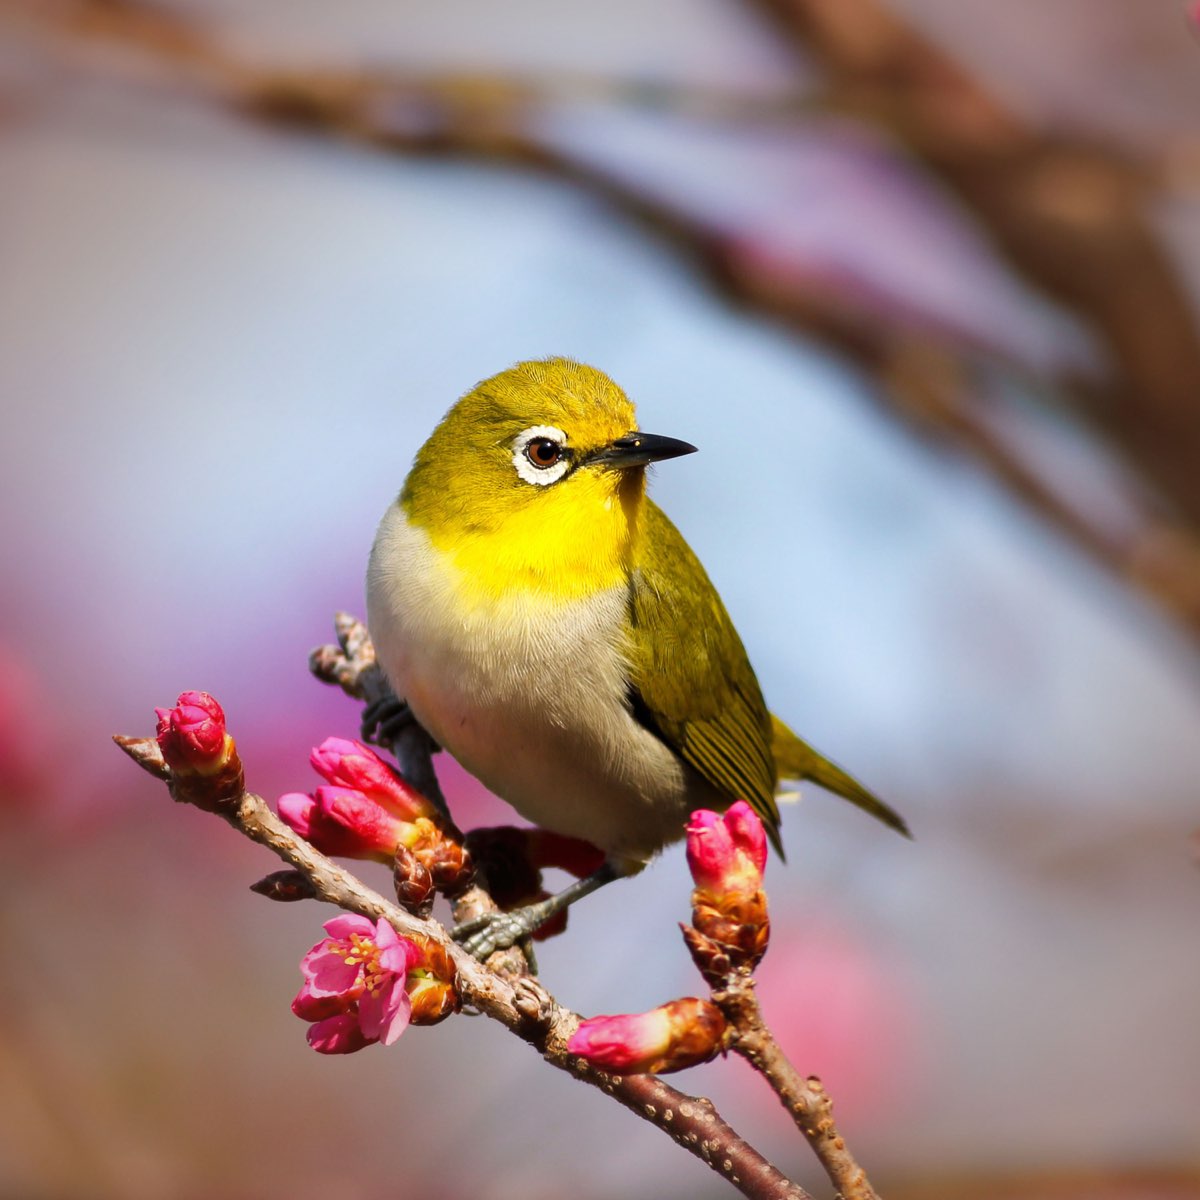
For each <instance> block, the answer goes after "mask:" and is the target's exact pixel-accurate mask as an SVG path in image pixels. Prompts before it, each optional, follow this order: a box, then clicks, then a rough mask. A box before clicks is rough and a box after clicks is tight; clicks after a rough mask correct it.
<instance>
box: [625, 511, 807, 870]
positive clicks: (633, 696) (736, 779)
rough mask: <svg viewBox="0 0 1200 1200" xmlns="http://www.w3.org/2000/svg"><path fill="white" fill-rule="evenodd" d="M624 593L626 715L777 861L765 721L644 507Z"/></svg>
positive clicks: (673, 546) (727, 642) (667, 527)
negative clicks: (634, 564)
mask: <svg viewBox="0 0 1200 1200" xmlns="http://www.w3.org/2000/svg"><path fill="white" fill-rule="evenodd" d="M644 504H645V507H644V509H643V528H642V540H641V552H640V554H639V562H638V569H637V570H636V571H635V572H634V573H633V577H632V581H631V588H630V618H631V622H630V623H631V629H632V632H631V644H630V647H629V658H630V702H631V705H632V708H633V713H634V716H635V717H637V718H638V720H640V721H641V722H642V724H643V725H645V726H646V727H647V728H648V729H650V730H651V731H652V732H653V733H654V734H656V735H657V736H658V737H659V738H661V739H662V740H663V741H664V742H665V743H666V744H667V745H668V746H670V747H671V749H673V750H674V751H675V752H676V753H677V754H678V755H679V756H680V757H681V758H682V759H684V761H686V762H688V763H690V764H691V765H692V766H693V767H695V769H696V770H697V771H699V772H700V774H701V775H703V776H704V778H705V779H707V780H708V781H709V783H711V784H712V785H713V786H714V787H715V788H717V789H718V790H719V791H721V792H723V793H724V794H725V795H726V796H728V797H729V801H730V803H732V802H733V801H734V800H745V801H746V802H747V803H748V804H749V805H750V806H751V807H752V808H753V809H754V810H755V812H757V813H758V815H759V816H760V817H761V818H762V820H763V824H764V825H765V826H766V828H767V832H768V834H769V835H770V837H771V841H772V842H773V843H774V845H775V848H776V849H777V850H778V851H779V852H780V855H782V853H783V850H782V847H781V846H780V843H779V809H778V808H777V807H776V804H775V762H774V759H773V758H772V755H771V733H772V730H771V717H770V714H769V713H768V712H767V706H766V704H765V703H764V701H763V697H762V692H761V691H760V690H759V686H758V680H757V679H756V678H755V675H754V669H753V668H752V667H751V666H750V660H749V659H748V658H747V657H746V651H745V649H744V647H743V646H742V641H741V638H739V637H738V635H737V630H736V629H734V627H733V622H732V621H731V620H730V619H729V614H728V613H727V612H726V611H725V606H724V605H723V604H722V603H721V598H720V596H718V595H717V590H716V588H714V587H713V585H712V583H711V582H710V580H709V578H708V576H707V575H706V574H705V571H704V568H703V567H702V566H701V565H700V560H699V559H698V558H697V557H696V556H695V554H693V553H692V550H691V547H690V546H688V544H687V542H685V541H684V539H683V535H682V534H681V533H680V532H679V530H677V529H676V528H675V526H674V525H672V524H671V521H670V520H669V518H668V517H667V516H666V514H665V513H664V512H663V511H662V509H660V508H659V507H658V506H657V505H656V504H654V503H653V502H652V501H650V500H646V501H645V502H644Z"/></svg>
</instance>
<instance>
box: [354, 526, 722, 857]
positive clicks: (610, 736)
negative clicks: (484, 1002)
mask: <svg viewBox="0 0 1200 1200" xmlns="http://www.w3.org/2000/svg"><path fill="white" fill-rule="evenodd" d="M468 597H469V599H468ZM626 603H627V600H626V595H625V591H624V588H614V589H611V590H607V591H605V592H603V593H600V594H597V595H595V596H592V597H589V598H587V599H585V600H573V601H563V600H560V599H557V598H554V599H547V598H544V597H541V596H539V595H536V594H533V593H530V592H525V591H523V592H519V593H514V594H508V595H504V596H501V597H499V598H495V599H486V600H485V599H481V598H480V597H479V596H478V594H477V592H476V590H475V589H470V588H468V587H466V586H464V582H463V580H462V579H461V577H460V576H459V573H458V571H457V568H456V567H455V566H454V565H453V563H452V562H450V561H449V560H448V558H447V556H446V555H443V554H442V553H441V552H439V551H438V550H436V549H435V548H434V547H433V545H432V544H431V543H430V541H429V538H428V537H427V535H426V534H425V533H424V531H422V530H421V529H418V528H416V527H415V526H412V525H410V524H409V523H408V520H407V518H406V517H405V514H404V512H403V511H402V510H401V508H400V507H399V505H393V506H392V507H391V508H390V509H389V510H388V512H387V513H386V514H385V516H384V518H383V521H382V522H381V524H380V526H379V532H378V534H377V535H376V539H375V546H374V549H373V550H372V553H371V563H370V567H369V569H368V573H367V621H368V625H369V628H370V631H371V637H372V640H373V641H374V643H375V648H376V652H377V653H378V655H379V661H380V663H381V664H382V666H383V669H384V671H385V672H386V673H387V676H388V678H389V680H390V681H391V683H392V686H393V687H394V688H395V690H396V692H397V694H398V695H400V696H403V697H404V698H405V699H406V700H407V701H408V703H409V704H410V705H411V707H412V710H413V712H414V713H415V715H416V716H417V719H418V720H419V721H420V722H421V724H422V725H424V726H425V728H426V729H428V730H429V732H430V733H431V734H432V735H433V736H434V737H435V738H436V739H437V740H438V741H439V742H440V743H441V745H443V746H444V747H445V748H446V749H447V750H449V751H450V753H452V754H453V755H454V757H455V758H457V759H458V760H459V762H461V763H462V764H463V766H465V767H466V768H467V770H469V771H470V772H471V773H472V774H473V775H475V776H477V777H478V778H479V779H480V780H481V781H482V782H483V783H484V784H485V785H486V786H487V787H489V788H490V789H491V790H492V791H494V792H495V793H496V794H497V795H499V796H500V797H502V798H503V799H505V800H507V801H508V802H509V803H510V804H512V805H513V807H514V808H516V809H517V811H518V812H520V813H521V814H522V815H523V816H524V817H526V818H527V819H528V820H530V821H533V822H534V823H536V824H538V825H541V826H544V827H545V828H547V829H552V830H555V831H557V832H559V833H565V834H570V835H572V836H575V837H582V838H586V839H587V840H588V841H590V842H592V843H593V844H595V845H597V846H599V847H600V848H601V849H603V850H605V851H606V852H607V853H609V854H610V856H612V857H613V858H614V859H617V860H620V861H621V862H622V863H623V865H624V866H626V867H627V868H630V869H632V868H634V867H635V866H636V865H637V864H640V863H644V862H646V861H647V860H648V859H649V858H650V857H652V856H653V854H655V853H656V852H657V851H658V850H659V849H660V848H661V847H662V846H663V845H664V844H666V843H667V842H670V841H674V840H676V839H677V838H679V837H681V836H682V833H683V827H684V823H685V821H686V819H687V813H688V811H689V810H690V809H691V808H693V807H698V806H700V805H701V804H708V803H710V802H711V801H712V799H713V797H712V796H711V794H710V793H709V792H708V789H707V788H706V787H705V785H704V784H703V783H702V781H701V780H700V777H699V776H698V775H697V774H696V773H695V772H693V771H692V770H691V769H690V768H688V767H686V766H685V765H684V764H683V763H682V762H681V761H680V760H679V759H678V758H677V757H676V756H675V754H674V753H673V752H672V751H670V750H669V749H668V748H667V747H666V746H664V745H663V744H662V742H660V741H659V740H658V739H657V738H656V737H655V736H654V735H653V734H651V733H649V732H648V731H647V730H645V729H644V728H642V726H640V725H639V724H638V723H637V722H636V721H634V719H633V717H632V716H631V714H630V710H629V704H628V698H627V683H626V681H627V678H628V671H627V667H626V664H625V661H624V658H623V637H624V628H625V621H626Z"/></svg>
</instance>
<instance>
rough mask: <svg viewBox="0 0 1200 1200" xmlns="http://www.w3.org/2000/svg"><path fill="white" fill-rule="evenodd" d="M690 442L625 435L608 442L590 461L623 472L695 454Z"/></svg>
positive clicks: (651, 434)
mask: <svg viewBox="0 0 1200 1200" xmlns="http://www.w3.org/2000/svg"><path fill="white" fill-rule="evenodd" d="M695 452H696V447H695V446H693V445H692V444H691V442H681V441H680V440H679V439H678V438H672V437H663V436H662V435H661V434H657V433H641V432H634V433H627V434H625V436H624V437H619V438H617V439H616V440H615V441H613V442H610V443H609V444H608V445H607V446H605V447H604V449H603V450H601V451H599V452H598V453H597V454H596V455H595V457H594V458H593V459H592V461H593V462H597V463H602V464H603V465H604V466H607V467H615V468H617V469H618V470H621V471H623V470H625V469H626V468H628V467H644V466H646V465H647V464H648V463H652V462H661V461H662V460H663V459H664V458H679V457H680V456H681V455H684V454H695Z"/></svg>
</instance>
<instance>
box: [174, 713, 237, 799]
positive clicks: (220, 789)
mask: <svg viewBox="0 0 1200 1200" xmlns="http://www.w3.org/2000/svg"><path fill="white" fill-rule="evenodd" d="M154 711H155V714H156V715H157V716H158V728H157V730H156V731H155V736H156V737H157V739H158V746H159V749H160V750H161V751H162V756H163V759H164V760H165V761H166V764H167V766H168V767H170V768H171V787H172V790H173V792H174V793H175V794H176V798H177V799H180V800H185V801H187V802H188V803H189V804H195V805H196V806H197V807H199V808H204V809H207V810H209V811H211V812H219V811H221V810H222V809H223V808H225V807H227V806H228V805H229V803H230V802H232V801H236V800H237V798H238V797H239V796H240V795H241V794H242V789H243V787H244V780H243V777H242V763H241V759H240V758H239V757H238V752H237V747H236V745H235V744H234V741H233V738H232V737H231V736H230V735H229V734H228V733H227V732H226V730H225V713H224V712H223V711H222V710H221V706H220V705H219V704H218V703H217V702H216V701H215V700H214V699H213V698H212V697H211V696H210V695H208V693H207V692H183V693H182V694H181V695H180V697H179V699H178V700H177V701H176V703H175V707H174V708H156V709H155V710H154Z"/></svg>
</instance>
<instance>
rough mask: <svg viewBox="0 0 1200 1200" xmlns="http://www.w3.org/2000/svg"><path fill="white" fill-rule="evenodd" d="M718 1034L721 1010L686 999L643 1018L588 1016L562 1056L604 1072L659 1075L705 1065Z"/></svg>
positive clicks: (721, 1024)
mask: <svg viewBox="0 0 1200 1200" xmlns="http://www.w3.org/2000/svg"><path fill="white" fill-rule="evenodd" d="M724 1033H725V1018H724V1017H723V1016H722V1015H721V1010H720V1009H718V1008H717V1006H716V1005H715V1004H713V1003H712V1002H711V1001H709V1000H698V999H696V998H694V997H690V996H689V997H687V998H686V999H683V1000H672V1001H671V1002H670V1003H669V1004H664V1005H662V1006H660V1007H659V1008H653V1009H651V1010H650V1011H649V1012H645V1013H636V1014H632V1015H628V1016H619V1017H590V1018H588V1019H587V1020H586V1021H582V1022H580V1025H579V1028H578V1029H577V1030H575V1032H574V1033H573V1034H572V1035H571V1039H570V1041H568V1042H567V1051H568V1052H569V1053H571V1054H577V1055H579V1057H580V1058H585V1059H587V1061H588V1062H589V1063H591V1064H592V1066H595V1067H600V1068H601V1069H603V1070H606V1071H616V1072H620V1073H622V1074H626V1075H640V1074H665V1073H666V1072H669V1071H682V1070H683V1069H684V1068H685V1067H691V1066H694V1065H695V1064H696V1063H701V1062H707V1061H708V1059H710V1058H712V1057H714V1056H715V1055H716V1053H717V1051H718V1050H720V1049H721V1043H722V1038H723V1036H724Z"/></svg>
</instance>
